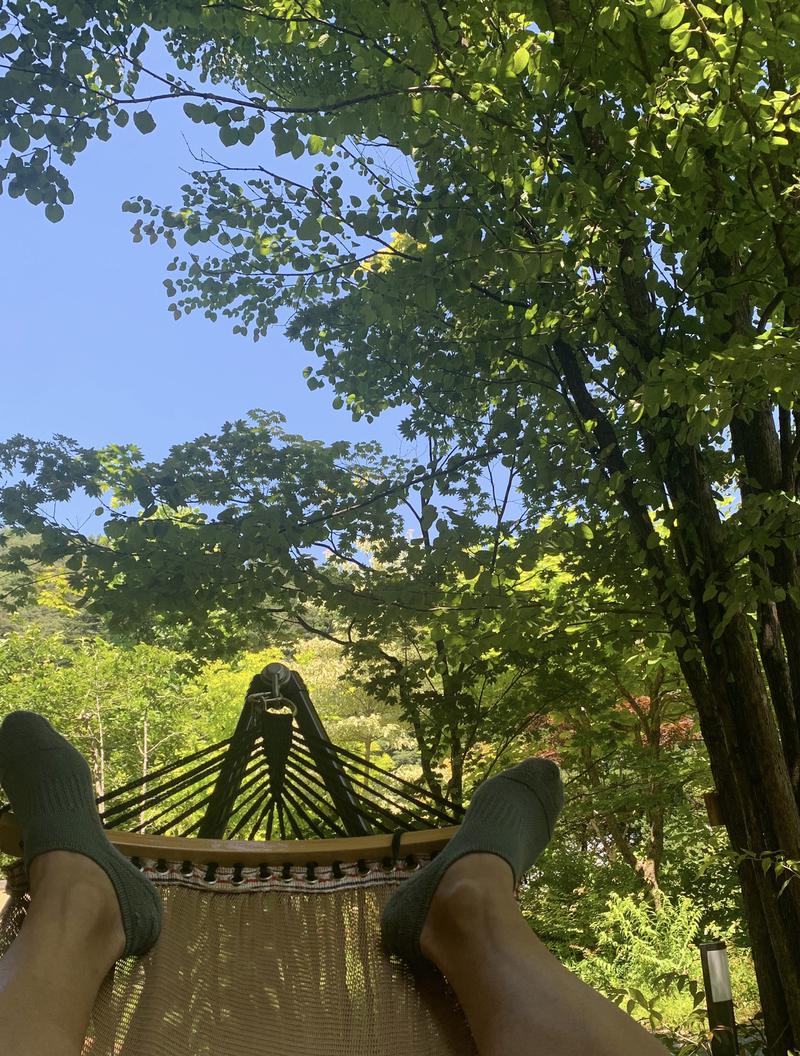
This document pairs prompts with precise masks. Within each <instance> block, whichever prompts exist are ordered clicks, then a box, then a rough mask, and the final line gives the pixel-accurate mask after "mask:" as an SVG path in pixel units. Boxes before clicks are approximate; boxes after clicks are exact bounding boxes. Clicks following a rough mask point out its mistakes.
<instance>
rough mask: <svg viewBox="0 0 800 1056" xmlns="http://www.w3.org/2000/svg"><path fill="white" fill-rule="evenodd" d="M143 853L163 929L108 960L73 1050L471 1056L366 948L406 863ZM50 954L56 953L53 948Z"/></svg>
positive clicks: (455, 1025) (424, 978)
mask: <svg viewBox="0 0 800 1056" xmlns="http://www.w3.org/2000/svg"><path fill="white" fill-rule="evenodd" d="M164 864H165V863H163V862H161V863H156V862H144V863H143V868H144V871H145V873H146V874H147V875H148V876H149V877H150V878H151V879H152V880H153V882H154V883H155V884H156V886H157V888H158V890H159V892H160V894H161V896H162V899H163V903H164V911H165V915H164V929H163V932H162V935H161V938H160V939H159V942H158V943H157V945H156V947H155V948H154V949H153V951H151V953H150V954H149V955H148V956H146V957H144V958H141V959H138V960H137V959H128V960H125V961H120V962H118V964H117V965H116V968H115V970H114V972H113V973H112V975H110V976H109V977H108V979H107V980H106V982H105V984H104V986H103V989H102V990H101V993H100V995H99V997H98V1000H97V1003H96V1005H95V1009H94V1013H93V1016H92V1024H91V1028H90V1032H89V1035H88V1037H87V1041H86V1044H85V1046H84V1050H83V1056H397V1054H398V1053H409V1054H413V1056H471V1054H474V1053H475V1052H476V1050H475V1048H474V1044H473V1042H472V1040H471V1036H470V1033H469V1029H468V1027H467V1025H466V1022H465V1020H464V1017H463V1014H462V1012H461V1010H460V1008H459V1006H458V1004H457V1002H456V999H455V996H454V995H453V993H452V991H450V990H449V988H448V987H447V985H446V984H445V982H444V980H443V979H442V977H441V976H440V975H438V973H435V972H433V971H431V972H430V973H426V974H424V975H414V974H412V973H411V971H410V970H409V969H408V968H407V967H406V966H405V965H404V964H403V963H401V962H400V961H398V960H396V959H394V958H389V957H388V956H387V955H386V954H385V953H384V951H383V949H382V948H381V945H380V932H379V921H380V915H381V911H382V909H383V907H384V905H385V904H386V902H387V901H388V899H389V898H390V897H391V895H392V893H393V891H394V890H395V889H396V887H397V884H399V883H402V882H403V881H404V880H405V879H407V878H408V876H409V875H410V872H411V870H409V869H408V868H405V867H404V866H402V865H400V866H398V867H396V868H393V869H391V870H387V869H385V868H384V867H383V866H382V865H380V864H377V863H367V866H366V871H365V870H364V866H363V864H362V868H361V869H359V868H358V867H357V866H356V865H352V866H343V867H341V868H339V869H337V873H340V874H342V875H337V876H335V875H334V871H333V869H332V868H331V867H316V869H315V870H314V871H313V872H314V876H313V878H311V876H310V874H309V872H308V871H307V869H306V868H305V867H291V868H289V867H287V868H286V869H284V870H280V869H279V870H277V871H276V872H275V873H272V874H271V875H270V876H269V877H268V878H265V877H264V875H263V871H260V870H259V869H258V868H257V867H253V868H247V867H246V868H244V869H239V870H238V871H237V872H236V873H234V870H233V868H224V867H220V868H218V869H217V870H216V876H215V879H214V881H213V883H209V882H208V879H207V876H208V874H207V872H206V870H205V869H204V868H202V867H198V866H193V867H192V868H191V871H189V872H182V869H184V868H186V866H182V865H181V864H180V863H167V868H166V869H163V868H162V870H161V871H159V869H158V865H161V866H162V867H163V866H164ZM8 875H9V890H10V893H11V899H10V901H9V903H8V904H7V905H6V908H5V910H4V912H3V914H2V917H0V956H2V955H3V953H4V952H5V951H6V950H7V949H8V947H9V946H10V944H11V942H12V941H13V939H14V937H15V935H16V934H17V932H18V931H19V928H20V927H21V925H22V922H23V920H24V916H25V909H26V906H27V903H28V895H27V893H26V888H25V876H24V871H23V870H22V869H21V867H16V868H13V869H12V870H11V871H10V872H9V874H8ZM56 955H57V954H56Z"/></svg>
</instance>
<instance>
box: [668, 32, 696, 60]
mask: <svg viewBox="0 0 800 1056" xmlns="http://www.w3.org/2000/svg"><path fill="white" fill-rule="evenodd" d="M691 39H692V31H691V29H690V28H689V27H688V26H679V27H678V29H675V30H673V31H672V33H670V35H669V46H670V48H672V50H673V51H674V52H676V53H677V54H680V52H682V51H686V49H687V48H688V47H689V41H690V40H691Z"/></svg>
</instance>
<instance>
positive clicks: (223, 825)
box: [0, 664, 476, 1056]
mask: <svg viewBox="0 0 800 1056" xmlns="http://www.w3.org/2000/svg"><path fill="white" fill-rule="evenodd" d="M98 807H99V809H100V811H101V816H102V818H103V822H104V824H105V825H106V826H107V827H108V828H112V829H115V830H117V831H118V832H128V833H134V834H146V836H156V837H159V839H160V850H159V851H158V852H157V853H159V854H163V855H164V857H157V858H152V859H150V858H147V859H139V858H135V859H133V860H134V862H135V864H137V865H138V866H139V867H140V868H141V869H143V871H144V872H145V874H146V875H147V876H148V878H149V879H150V880H151V881H152V882H153V883H154V884H155V886H156V888H157V890H158V891H159V894H160V895H161V898H162V900H163V903H164V927H163V930H162V933H161V937H160V938H159V941H158V943H157V944H156V946H155V947H154V949H153V950H152V951H151V953H150V954H149V955H147V956H146V957H143V958H139V959H133V958H130V959H126V960H124V961H120V962H118V963H117V965H116V966H115V969H114V971H113V973H112V975H110V976H109V978H108V979H107V980H106V982H105V984H104V986H103V988H102V990H101V992H100V994H99V996H98V999H97V1002H96V1005H95V1008H94V1012H93V1016H92V1022H91V1026H90V1030H89V1033H88V1035H87V1039H86V1043H85V1045H84V1049H83V1054H84V1056H250V1054H252V1056H289V1054H293V1056H306V1054H308V1056H312V1054H313V1056H318V1054H322V1056H395V1054H396V1053H412V1054H414V1056H471V1054H473V1053H475V1051H476V1050H475V1048H474V1046H473V1043H472V1041H471V1037H470V1033H469V1029H468V1027H467V1025H466V1022H465V1020H464V1017H463V1013H462V1012H461V1010H460V1008H459V1006H458V1004H457V1002H456V999H455V997H454V995H453V993H452V992H451V991H450V990H449V988H448V987H447V985H446V983H445V981H444V980H443V978H442V977H441V975H439V974H438V973H437V972H435V971H434V970H433V969H431V970H430V971H429V972H427V973H425V974H419V973H412V972H411V970H410V969H409V968H408V967H407V966H406V965H405V964H404V963H402V962H401V961H399V960H397V959H395V958H390V957H389V956H388V955H387V954H386V953H385V951H384V950H383V948H382V945H381V941H380V917H381V912H382V910H383V907H384V906H385V905H386V902H387V901H388V900H389V898H390V897H391V895H392V893H393V892H394V891H395V890H396V888H397V885H398V884H401V883H403V882H404V881H406V880H408V879H409V877H410V876H411V875H413V871H414V870H415V869H418V868H420V867H421V866H422V865H423V864H424V862H425V860H426V859H425V858H424V857H415V856H414V855H408V856H406V857H401V854H400V842H399V837H400V836H401V835H402V834H403V833H412V832H414V831H420V830H430V829H431V828H439V827H441V826H442V825H445V826H448V825H453V824H456V823H458V821H459V820H460V818H461V816H462V814H463V810H462V809H461V807H460V806H458V805H457V804H455V803H452V802H451V801H449V800H447V799H446V798H445V797H443V796H442V795H439V794H435V793H432V792H431V791H430V789H428V788H426V787H424V786H422V785H420V784H411V783H410V782H409V781H406V780H403V779H402V778H400V777H399V776H398V775H396V774H393V773H391V772H389V771H387V770H385V769H382V768H381V767H380V766H376V765H375V763H374V762H369V761H367V760H365V759H362V758H360V757H359V756H358V755H356V754H354V753H353V752H351V751H348V750H347V749H345V748H342V747H340V746H336V745H333V744H332V743H331V741H330V740H329V738H328V736H327V733H326V731H325V729H324V727H323V725H322V722H321V721H320V718H319V715H318V714H317V712H316V709H315V708H314V706H313V704H312V702H311V700H310V698H309V696H308V692H307V690H306V687H305V685H304V684H303V682H302V679H301V678H300V676H299V675H298V674H297V672H294V671H289V670H288V669H287V668H284V667H283V665H279V664H272V665H269V666H268V667H267V668H265V669H264V671H263V672H262V673H261V674H260V675H257V676H256V678H255V679H254V680H253V682H252V683H251V686H250V689H249V691H248V695H247V698H246V700H245V705H244V708H243V710H242V713H241V716H240V719H239V722H238V724H237V727H236V730H235V731H234V733H233V735H232V737H230V738H228V739H227V740H225V741H220V742H218V743H216V744H213V745H209V746H206V747H204V748H201V749H200V750H198V751H196V752H193V753H192V754H190V755H188V756H184V757H183V758H180V759H177V760H175V761H173V762H171V763H169V764H168V765H166V766H163V767H161V768H159V769H157V770H155V771H150V772H149V773H147V774H145V775H143V776H142V777H141V778H138V779H136V780H134V781H131V782H129V783H128V784H127V785H125V786H123V787H122V788H117V789H114V790H112V791H111V792H109V793H107V794H106V795H104V796H103V797H102V798H101V799H100V800H98ZM7 811H8V805H3V804H0V816H2V815H3V814H4V813H7ZM0 821H2V817H0ZM375 833H393V834H394V837H395V840H393V841H392V854H391V855H388V856H386V857H384V858H383V859H382V860H381V861H379V862H370V861H365V860H363V859H360V858H359V859H358V860H357V861H355V862H353V863H352V864H349V865H348V864H346V862H343V861H338V862H332V863H331V864H330V865H327V864H326V865H315V864H313V863H309V864H306V865H292V864H291V863H287V864H285V865H282V866H278V867H275V866H268V865H267V864H265V863H264V862H261V863H257V864H254V865H249V864H246V863H243V862H239V863H238V864H233V865H230V866H226V865H218V864H217V863H215V862H203V863H200V862H198V861H197V860H196V859H197V858H198V856H199V854H198V853H195V852H196V851H198V850H199V848H200V847H201V846H203V842H202V841H208V840H216V841H220V840H221V841H231V840H234V839H237V838H238V840H240V841H243V842H241V843H237V844H235V845H233V844H230V842H228V843H227V844H226V843H225V842H223V843H219V844H214V845H213V846H214V847H215V849H216V850H217V851H218V850H219V849H220V848H224V847H225V846H228V847H230V846H235V847H236V848H237V851H236V853H237V854H238V853H239V849H240V848H242V847H247V846H248V845H250V846H253V847H255V846H256V845H255V844H253V843H252V841H258V840H260V839H261V840H263V839H266V840H267V841H270V840H274V839H275V838H276V837H277V838H279V839H280V840H281V841H286V840H287V839H288V840H297V841H304V842H305V841H312V842H313V841H314V840H315V839H318V840H326V839H328V840H329V839H331V838H333V839H334V841H339V840H342V843H341V847H342V850H343V852H344V849H345V848H347V849H348V851H350V853H352V850H350V849H351V848H352V847H353V843H354V842H357V843H360V841H353V840H348V839H347V838H348V837H364V836H366V837H369V836H370V835H372V834H375ZM0 835H2V833H0ZM17 835H18V834H17ZM174 837H182V838H184V839H183V842H182V843H181V844H180V848H181V849H180V852H178V851H175V852H174V853H173V848H174V847H176V846H177V843H176V841H175V840H174ZM186 838H188V839H186ZM6 839H7V840H8V844H7V847H6V849H7V850H9V851H11V850H13V851H14V852H17V851H18V847H19V843H18V839H17V838H12V839H10V840H9V837H8V836H7V835H6ZM15 839H17V842H15ZM395 841H397V842H396V843H395ZM297 845H298V844H295V846H297ZM205 846H206V847H208V846H209V845H208V843H206V844H205ZM264 846H269V844H261V845H260V847H261V848H263V847H264ZM273 846H277V845H273ZM280 846H282V847H289V844H285V843H284V844H281V845H280ZM306 846H308V844H306ZM149 853H153V854H155V853H156V852H149ZM259 853H260V851H259ZM183 855H188V856H189V857H188V858H187V859H186V860H181V861H179V860H176V861H173V860H172V858H179V857H182V856H183ZM306 857H307V856H306ZM354 857H356V858H358V855H357V854H354ZM228 860H229V859H228ZM249 860H250V861H252V858H250V859H249ZM7 877H8V881H7V886H8V891H9V894H10V896H11V897H10V900H9V902H8V903H7V904H6V906H5V909H4V910H3V911H2V914H1V915H0V957H2V956H3V954H4V953H5V952H6V951H7V950H8V949H9V947H10V945H11V943H12V942H13V941H14V938H15V937H16V935H17V934H18V932H19V929H20V928H21V927H22V924H23V921H24V918H25V912H26V909H27V905H28V898H29V896H28V891H27V878H26V875H25V870H24V868H23V867H22V865H21V864H17V865H15V866H12V867H11V869H10V870H8V871H7ZM54 956H58V951H54Z"/></svg>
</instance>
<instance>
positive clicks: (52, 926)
mask: <svg viewBox="0 0 800 1056" xmlns="http://www.w3.org/2000/svg"><path fill="white" fill-rule="evenodd" d="M30 880H31V906H30V910H29V911H28V915H27V917H26V919H25V923H24V925H23V927H22V931H21V932H20V934H19V936H18V937H17V939H16V941H15V942H14V944H13V946H12V947H11V949H10V950H9V951H8V953H7V954H6V955H5V956H4V957H3V958H2V960H0V1038H2V1039H3V1056H79V1053H80V1051H81V1049H82V1048H83V1042H84V1036H85V1034H86V1029H87V1026H88V1023H89V1014H90V1012H91V1010H92V1006H93V1004H94V1001H95V998H96V997H97V992H98V990H99V989H100V985H101V983H102V982H103V979H104V978H105V977H106V975H107V974H108V972H109V970H110V969H111V966H112V965H113V963H114V961H115V960H116V959H117V958H118V957H119V956H120V954H121V953H122V951H123V948H124V946H125V933H124V931H123V927H122V918H121V916H120V911H119V903H118V901H117V896H116V894H115V892H114V887H113V886H112V884H111V881H110V880H109V879H108V877H107V876H106V874H105V872H103V870H102V869H101V868H100V867H99V866H98V865H96V864H95V863H94V862H93V861H92V860H91V859H89V858H86V857H84V856H83V855H80V854H72V853H70V852H68V851H50V852H48V853H47V854H42V855H40V856H39V857H37V858H35V859H34V861H33V862H32V864H31V869H30Z"/></svg>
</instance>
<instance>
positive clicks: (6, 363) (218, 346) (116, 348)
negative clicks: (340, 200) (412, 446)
mask: <svg viewBox="0 0 800 1056" xmlns="http://www.w3.org/2000/svg"><path fill="white" fill-rule="evenodd" d="M154 115H155V116H156V118H157V122H158V127H157V128H156V130H155V131H154V132H152V133H151V134H149V135H141V134H140V133H139V132H137V131H136V130H135V129H134V128H133V126H132V123H131V124H129V125H128V127H127V128H125V129H115V133H114V135H113V137H112V139H111V140H110V141H109V142H107V143H100V142H96V143H93V144H91V145H90V147H89V148H88V149H87V150H86V151H85V152H84V153H83V154H81V155H79V156H78V158H77V161H76V163H75V165H74V166H73V167H72V169H71V170H70V174H69V175H70V182H71V184H72V188H73V190H74V192H75V204H74V205H73V206H71V207H69V208H67V209H66V215H65V217H64V219H63V220H62V221H61V222H60V223H58V224H52V223H50V222H49V221H48V220H47V219H45V217H44V213H43V210H42V209H41V208H40V207H35V206H31V205H29V204H28V203H27V201H25V200H24V199H16V200H12V199H9V198H8V197H7V196H2V197H0V224H1V225H2V231H3V242H2V245H3V249H2V251H0V310H2V319H3V337H4V341H3V346H2V373H1V374H0V378H2V385H1V386H0V439H5V438H6V437H8V436H10V435H11V434H14V433H17V432H21V433H24V434H26V435H29V436H33V437H37V438H45V437H48V436H50V435H52V434H53V433H61V434H65V435H67V436H69V437H71V438H73V439H75V440H77V441H78V442H80V443H82V444H86V445H92V446H98V445H102V444H106V443H110V442H116V443H127V442H134V443H137V444H139V446H140V447H141V448H142V449H143V451H144V454H145V456H146V457H148V458H158V457H160V456H162V455H163V454H165V453H166V451H167V449H168V448H169V446H170V445H171V444H173V443H176V442H180V441H183V440H188V439H190V438H192V437H194V436H196V435H198V434H199V433H201V432H206V431H209V432H214V431H216V430H217V429H218V428H219V426H220V425H222V423H223V422H224V421H226V420H228V419H231V418H237V417H241V416H242V415H244V414H245V412H247V411H248V410H249V409H251V408H253V407H262V408H264V409H267V410H278V411H281V412H282V413H283V414H284V415H285V416H286V418H287V428H288V429H290V430H291V431H292V432H298V433H301V434H303V435H305V436H308V437H310V438H315V439H322V440H334V439H351V440H356V439H377V440H379V441H381V443H383V445H384V446H385V447H386V449H387V450H389V451H391V452H393V453H400V452H402V453H405V454H410V453H411V452H409V450H408V445H404V444H403V441H402V440H401V438H400V437H399V435H398V433H397V431H396V424H397V421H398V420H399V413H397V412H394V413H392V412H390V413H389V414H387V415H385V416H383V417H382V418H381V419H380V420H378V421H377V422H375V423H374V424H372V425H370V424H369V423H367V422H364V421H362V422H359V423H354V422H352V420H351V419H350V417H349V416H348V415H347V414H346V413H342V412H337V411H334V410H333V408H332V407H331V400H332V395H331V393H330V392H328V391H326V390H316V391H314V392H311V391H310V390H309V389H308V388H307V387H306V384H305V382H304V380H303V378H302V370H303V367H304V366H306V365H307V364H308V363H309V362H310V358H311V357H310V355H309V353H307V352H306V351H305V350H304V349H303V348H302V347H300V346H299V345H297V346H294V345H291V344H290V343H289V342H288V341H287V340H286V338H285V337H284V335H283V333H282V332H281V330H280V329H279V328H275V329H274V330H273V331H272V332H271V334H270V336H269V337H268V339H267V340H266V341H265V340H262V341H261V342H259V343H258V344H253V342H252V341H251V340H250V339H245V338H242V337H240V336H237V335H234V334H232V333H231V325H232V324H231V323H230V322H229V321H219V322H217V323H212V322H210V321H208V320H207V319H205V318H203V317H202V315H199V314H198V315H192V316H189V317H183V318H182V319H180V320H178V321H175V320H173V318H172V316H171V315H169V313H168V312H167V310H166V305H167V297H166V294H165V291H164V287H163V286H162V279H163V278H164V277H165V275H166V271H165V265H166V262H167V261H168V260H169V259H170V258H171V257H172V255H173V254H172V251H171V250H169V249H168V247H166V246H163V245H160V244H157V245H155V246H151V245H150V244H149V243H147V242H144V243H141V244H138V245H137V244H134V243H133V242H132V239H131V235H130V226H131V224H132V222H133V220H134V219H135V218H134V217H132V216H131V214H129V213H123V212H122V211H121V204H122V202H123V201H124V200H125V199H126V198H127V197H128V196H132V195H135V194H139V193H141V194H143V195H145V196H146V197H149V198H151V199H152V200H154V201H155V202H157V203H162V204H175V203H177V202H178V201H179V197H180V186H181V184H182V183H183V182H185V174H184V172H182V171H181V170H182V169H184V170H185V169H189V168H191V167H192V166H193V162H192V159H191V155H190V151H189V147H191V148H192V149H193V150H194V151H199V150H200V148H202V147H204V146H206V147H208V148H210V149H213V151H214V153H215V154H217V155H218V156H219V155H221V154H223V153H225V154H226V157H227V153H226V151H225V148H223V147H222V146H221V144H220V143H219V140H218V138H217V135H216V130H213V131H212V130H210V129H208V128H205V127H204V126H198V125H195V124H192V123H191V122H190V121H189V120H188V118H186V117H185V116H184V115H183V112H182V109H181V105H180V104H172V103H167V104H159V106H158V109H156V110H154ZM184 135H185V136H186V137H187V139H188V145H187V143H186V142H185V141H184V139H183V136H184ZM254 152H258V156H259V160H263V161H264V163H265V164H266V163H272V165H273V166H274V167H275V168H276V170H277V171H287V172H288V166H291V167H292V170H293V172H297V171H298V167H300V171H301V172H304V174H305V175H307V174H308V173H309V172H310V170H311V167H312V165H313V161H311V160H305V161H303V162H300V163H298V162H293V161H292V160H291V158H280V159H274V156H273V154H272V150H271V139H270V137H269V135H268V134H267V135H263V136H262V137H260V140H257V141H256V143H255V144H254V145H253V146H252V147H251V148H249V156H250V157H251V158H252V157H253V156H254ZM230 153H231V156H235V155H233V153H232V152H230Z"/></svg>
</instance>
